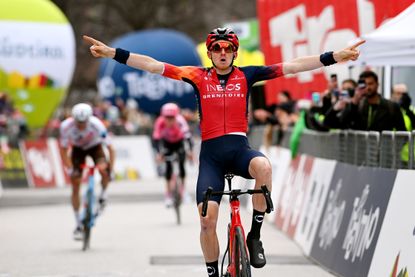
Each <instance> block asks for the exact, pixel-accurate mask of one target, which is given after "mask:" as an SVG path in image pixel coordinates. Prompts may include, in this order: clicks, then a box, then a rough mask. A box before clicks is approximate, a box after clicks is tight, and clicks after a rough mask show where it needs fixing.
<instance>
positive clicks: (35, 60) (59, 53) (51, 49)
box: [0, 0, 75, 128]
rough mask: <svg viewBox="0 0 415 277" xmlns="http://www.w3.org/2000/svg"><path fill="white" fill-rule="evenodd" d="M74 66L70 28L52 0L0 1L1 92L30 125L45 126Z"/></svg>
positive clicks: (73, 47)
mask: <svg viewBox="0 0 415 277" xmlns="http://www.w3.org/2000/svg"><path fill="white" fill-rule="evenodd" d="M74 69H75V37H74V33H73V29H72V26H71V24H70V23H69V22H68V20H67V18H66V17H65V15H64V14H63V13H62V12H61V11H60V10H59V8H58V7H57V6H55V5H54V4H53V3H52V1H32V0H19V1H0V91H4V92H6V93H7V94H8V95H9V96H10V97H11V98H12V99H13V103H14V105H15V106H16V107H17V108H18V110H19V111H20V112H22V113H23V114H24V115H25V118H26V120H27V123H28V125H29V127H32V128H33V127H35V128H39V127H43V126H44V125H45V123H46V122H47V121H48V119H49V118H50V116H51V115H52V114H53V112H54V111H55V108H56V107H57V106H58V105H59V104H60V102H61V100H62V99H63V97H64V96H65V94H66V90H67V88H68V87H69V85H70V83H71V79H72V75H73V71H74Z"/></svg>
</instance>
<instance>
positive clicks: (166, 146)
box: [153, 103, 193, 207]
mask: <svg viewBox="0 0 415 277" xmlns="http://www.w3.org/2000/svg"><path fill="white" fill-rule="evenodd" d="M153 141H154V146H155V149H156V160H157V162H158V163H161V162H163V161H164V162H165V163H166V170H165V178H166V196H165V204H166V206H167V207H170V206H172V204H173V198H172V189H173V188H172V186H171V184H170V179H171V176H172V170H173V167H172V166H173V165H172V162H171V161H169V160H165V159H164V157H165V156H170V155H172V154H174V153H177V155H178V158H179V171H180V172H179V176H180V178H181V181H182V182H181V183H182V185H183V187H182V189H183V192H184V201H185V202H186V201H190V200H189V194H188V193H187V191H186V190H185V187H184V185H185V177H186V171H185V160H186V156H187V157H188V158H189V159H190V160H191V161H192V160H193V155H192V150H193V141H192V136H191V133H190V129H189V125H188V124H187V121H186V119H185V118H184V117H183V116H182V115H181V114H180V108H179V106H177V105H176V104H175V103H167V104H164V105H163V106H162V107H161V111H160V116H159V117H158V118H157V119H156V121H155V123H154V130H153Z"/></svg>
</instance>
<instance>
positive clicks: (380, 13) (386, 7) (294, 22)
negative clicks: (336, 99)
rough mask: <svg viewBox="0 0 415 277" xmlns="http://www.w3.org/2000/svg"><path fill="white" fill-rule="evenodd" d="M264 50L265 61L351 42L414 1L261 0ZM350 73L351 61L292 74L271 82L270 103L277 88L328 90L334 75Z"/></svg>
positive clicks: (302, 93)
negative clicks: (329, 81) (329, 82)
mask: <svg viewBox="0 0 415 277" xmlns="http://www.w3.org/2000/svg"><path fill="white" fill-rule="evenodd" d="M257 3H258V4H257V10H258V18H259V24H260V30H261V32H260V35H261V37H260V40H261V49H262V51H263V52H264V55H265V63H266V64H274V63H279V62H288V61H291V60H293V59H294V58H296V57H300V56H308V55H319V54H321V53H323V52H325V51H335V50H339V49H343V48H344V47H346V46H348V42H349V41H351V40H353V39H356V38H358V37H359V36H361V35H362V34H366V33H368V32H370V31H373V30H374V29H376V28H377V27H378V26H380V25H381V24H382V23H383V22H384V21H386V20H387V19H390V18H392V17H394V16H396V15H397V14H398V13H400V12H401V11H403V10H404V9H405V8H407V7H408V6H409V5H410V4H412V3H413V0H400V1H384V0H372V1H366V0H324V1H315V0H284V1H279V0H262V1H257ZM333 73H335V74H338V75H339V80H343V79H345V78H349V74H350V72H349V68H348V66H347V64H345V65H336V66H330V67H325V68H324V69H319V70H313V71H307V72H302V73H299V74H295V75H287V76H284V77H281V78H278V79H277V80H271V81H268V82H267V83H266V100H267V103H268V104H270V103H273V102H274V101H275V100H274V99H275V93H276V92H279V91H281V90H289V91H291V92H292V93H293V96H294V97H295V98H303V97H308V96H310V95H308V94H309V93H310V92H313V91H319V92H323V91H324V90H325V89H327V80H328V79H329V76H330V75H331V74H333Z"/></svg>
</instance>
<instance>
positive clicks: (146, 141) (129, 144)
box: [112, 136, 157, 179]
mask: <svg viewBox="0 0 415 277" xmlns="http://www.w3.org/2000/svg"><path fill="white" fill-rule="evenodd" d="M112 144H113V147H114V149H115V164H114V173H115V175H116V176H117V177H118V178H122V179H137V178H154V177H156V176H157V172H156V163H155V159H154V153H153V149H152V146H151V141H150V138H149V137H148V136H117V137H114V138H113V139H112Z"/></svg>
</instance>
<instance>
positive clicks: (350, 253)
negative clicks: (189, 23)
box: [342, 185, 380, 262]
mask: <svg viewBox="0 0 415 277" xmlns="http://www.w3.org/2000/svg"><path fill="white" fill-rule="evenodd" d="M369 193H370V186H369V185H366V186H365V188H364V189H363V191H362V195H361V196H360V197H356V198H355V199H354V202H353V211H352V215H351V217H350V221H349V225H348V227H347V232H346V236H345V238H344V241H343V246H342V248H343V249H344V250H346V252H345V253H344V259H345V260H349V259H351V261H352V262H354V261H355V260H356V258H359V259H360V261H361V260H362V259H363V255H364V253H365V251H366V250H367V249H369V247H370V246H371V244H372V241H373V238H374V237H375V233H376V229H377V225H378V221H379V216H380V215H379V214H380V208H379V207H376V208H373V207H370V208H369V209H367V208H365V207H364V206H365V204H366V201H367V199H368V196H369Z"/></svg>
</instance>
